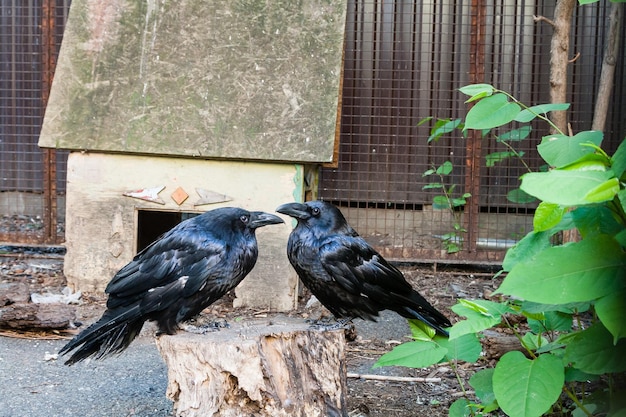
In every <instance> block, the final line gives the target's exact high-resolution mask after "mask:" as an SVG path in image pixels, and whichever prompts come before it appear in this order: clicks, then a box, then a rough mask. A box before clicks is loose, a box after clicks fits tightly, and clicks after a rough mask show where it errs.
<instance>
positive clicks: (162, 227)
mask: <svg viewBox="0 0 626 417" xmlns="http://www.w3.org/2000/svg"><path fill="white" fill-rule="evenodd" d="M197 215H198V213H186V212H180V211H154V210H139V211H138V213H137V252H140V251H141V250H143V249H144V248H145V247H146V246H148V245H150V244H151V243H152V242H154V241H155V240H157V239H158V238H159V237H160V236H161V235H162V234H163V233H165V232H167V231H168V230H170V229H171V228H172V227H174V226H176V225H177V224H178V223H180V222H182V221H183V220H187V219H190V218H192V217H195V216H197Z"/></svg>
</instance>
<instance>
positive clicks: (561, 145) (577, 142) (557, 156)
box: [537, 130, 602, 168]
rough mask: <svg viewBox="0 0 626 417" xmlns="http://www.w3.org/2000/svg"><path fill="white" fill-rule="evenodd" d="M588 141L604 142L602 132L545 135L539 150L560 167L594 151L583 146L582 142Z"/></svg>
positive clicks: (553, 164)
mask: <svg viewBox="0 0 626 417" xmlns="http://www.w3.org/2000/svg"><path fill="white" fill-rule="evenodd" d="M587 142H591V143H593V144H594V145H596V146H600V143H602V132H599V131H596V130H589V131H584V132H580V133H578V134H577V135H575V136H566V135H549V136H544V137H543V138H542V139H541V143H540V144H539V145H537V151H538V152H539V154H540V155H541V157H542V158H543V159H544V160H545V161H546V162H547V163H548V164H549V165H551V166H553V167H557V168H559V167H562V166H564V165H567V164H570V163H572V162H574V161H577V160H579V159H580V158H582V157H583V156H584V155H586V154H590V153H593V152H594V149H593V148H591V147H589V146H581V144H583V143H587Z"/></svg>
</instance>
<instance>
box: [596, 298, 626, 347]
mask: <svg viewBox="0 0 626 417" xmlns="http://www.w3.org/2000/svg"><path fill="white" fill-rule="evenodd" d="M595 310H596V314H597V315H598V318H599V319H600V321H601V322H602V324H604V327H606V329H607V330H608V331H609V332H610V333H611V334H612V335H613V342H614V343H617V340H618V339H620V338H626V320H624V317H626V290H622V291H618V292H614V293H611V294H608V295H605V296H604V297H602V298H600V299H598V300H597V301H596V304H595Z"/></svg>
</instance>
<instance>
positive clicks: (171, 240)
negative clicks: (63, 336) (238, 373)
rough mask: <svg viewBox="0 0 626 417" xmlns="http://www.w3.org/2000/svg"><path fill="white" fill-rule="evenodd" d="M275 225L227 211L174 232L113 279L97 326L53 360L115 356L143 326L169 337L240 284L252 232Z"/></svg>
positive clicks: (250, 254)
mask: <svg viewBox="0 0 626 417" xmlns="http://www.w3.org/2000/svg"><path fill="white" fill-rule="evenodd" d="M278 223H284V222H283V220H282V219H281V218H280V217H278V216H276V215H273V214H269V213H264V212H261V211H252V212H250V211H246V210H244V209H241V208H234V207H226V208H218V209H215V210H211V211H208V212H206V213H203V214H201V215H199V216H196V217H193V218H191V219H188V220H185V221H183V222H182V223H180V224H178V225H177V226H176V227H174V228H172V229H171V230H170V231H168V232H166V233H165V234H163V236H161V237H160V238H159V239H157V240H156V241H155V242H153V243H152V244H151V245H150V246H148V247H146V248H145V249H144V250H142V251H141V252H139V253H138V254H137V255H136V256H135V258H134V259H133V260H132V261H131V262H130V263H128V264H127V265H126V266H124V267H123V268H122V269H120V270H119V271H118V272H117V273H116V274H115V276H114V277H113V279H111V282H109V284H108V285H107V287H106V290H105V292H106V293H107V294H108V295H109V298H108V300H107V309H106V311H105V312H104V314H103V315H102V317H101V318H100V320H98V321H97V322H96V323H94V324H92V325H91V326H89V327H88V328H87V329H85V330H84V331H82V332H81V333H80V334H79V335H77V336H76V337H75V338H74V339H72V340H71V341H70V342H69V343H68V344H66V345H65V346H64V347H63V348H62V349H61V351H60V352H59V353H61V354H65V353H68V352H70V351H72V350H74V349H77V350H76V351H75V352H74V353H73V354H72V356H71V357H70V358H69V359H68V360H67V361H66V362H65V364H66V365H72V364H74V363H76V362H79V361H81V360H83V359H86V358H88V357H90V356H95V357H96V358H98V359H99V358H104V357H107V356H109V355H112V354H115V353H120V352H122V351H123V350H124V349H126V348H127V347H128V345H130V343H131V342H132V341H133V339H134V338H135V337H136V336H137V335H138V334H139V331H140V330H141V328H142V326H143V324H144V322H145V321H147V320H151V321H155V322H156V323H157V326H158V332H157V334H162V333H167V334H174V333H176V330H177V329H178V324H179V323H180V322H182V321H185V320H188V319H190V318H192V317H194V316H195V315H197V314H198V313H200V312H201V311H202V310H203V309H205V308H206V307H207V306H209V305H210V304H212V303H214V302H215V301H217V300H218V299H219V298H220V297H222V296H223V295H224V294H226V293H227V292H228V291H230V290H231V289H233V288H235V287H236V286H237V284H239V283H240V282H241V280H243V279H244V277H245V276H246V275H247V274H248V273H249V272H250V271H251V270H252V268H253V267H254V264H255V263H256V260H257V255H258V247H257V241H256V236H255V229H257V228H259V227H262V226H265V225H268V224H278Z"/></svg>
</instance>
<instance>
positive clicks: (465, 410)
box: [448, 398, 473, 417]
mask: <svg viewBox="0 0 626 417" xmlns="http://www.w3.org/2000/svg"><path fill="white" fill-rule="evenodd" d="M471 416H473V414H472V409H471V407H470V402H469V400H468V399H467V398H459V399H458V400H456V401H454V402H453V403H452V404H450V408H449V409H448V417H471Z"/></svg>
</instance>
